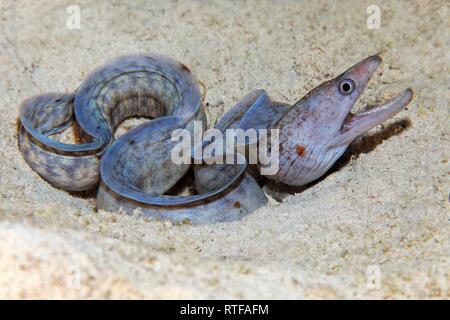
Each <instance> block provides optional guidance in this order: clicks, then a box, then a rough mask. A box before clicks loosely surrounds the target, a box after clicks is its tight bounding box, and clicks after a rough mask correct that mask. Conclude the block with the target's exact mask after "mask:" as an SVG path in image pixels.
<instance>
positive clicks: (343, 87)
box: [339, 79, 355, 94]
mask: <svg viewBox="0 0 450 320" xmlns="http://www.w3.org/2000/svg"><path fill="white" fill-rule="evenodd" d="M353 90H355V82H354V81H353V80H352V79H344V80H342V81H341V82H340V83H339V92H340V93H342V94H350V93H352V92H353Z"/></svg>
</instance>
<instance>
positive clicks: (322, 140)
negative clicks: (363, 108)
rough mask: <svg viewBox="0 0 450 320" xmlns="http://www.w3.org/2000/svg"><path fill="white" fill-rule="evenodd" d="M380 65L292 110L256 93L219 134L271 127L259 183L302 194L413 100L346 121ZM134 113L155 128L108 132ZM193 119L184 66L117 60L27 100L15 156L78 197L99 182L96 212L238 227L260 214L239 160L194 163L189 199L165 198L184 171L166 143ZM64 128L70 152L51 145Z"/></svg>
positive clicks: (198, 109) (198, 111) (257, 195)
mask: <svg viewBox="0 0 450 320" xmlns="http://www.w3.org/2000/svg"><path fill="white" fill-rule="evenodd" d="M380 63H381V58H380V57H379V56H371V57H368V58H366V59H364V60H362V61H361V62H359V63H357V64H355V65H354V66H353V67H351V68H350V69H348V70H347V71H345V72H344V73H342V74H341V75H339V76H337V77H336V78H334V79H331V80H329V81H326V82H325V83H323V84H321V85H319V86H318V87H316V88H314V89H313V90H312V91H311V92H309V93H308V94H307V95H306V96H305V97H303V98H302V99H300V100H299V101H298V102H297V103H296V104H294V105H293V106H292V107H290V106H289V105H287V104H285V103H280V102H273V101H272V100H270V98H269V96H268V95H267V93H266V92H265V91H264V90H256V91H254V92H251V93H250V94H248V95H247V96H245V97H244V98H242V99H241V100H240V101H239V102H238V103H237V104H236V105H235V107H233V108H232V109H231V110H230V111H229V112H227V113H226V114H225V115H224V116H223V117H222V119H221V120H220V121H219V123H218V124H217V126H216V129H218V130H220V131H221V132H225V130H227V129H243V130H247V129H276V130H278V131H277V132H279V141H278V142H277V143H276V145H275V146H271V147H272V149H269V151H271V152H272V153H274V152H277V155H276V156H277V159H278V160H279V168H278V169H277V171H276V172H275V173H273V174H270V175H267V178H269V179H273V180H275V181H277V182H280V183H285V184H289V185H294V186H301V185H305V184H307V183H309V182H311V181H313V180H315V179H317V178H319V177H321V176H322V175H323V174H324V173H325V172H326V171H327V170H328V169H329V168H330V167H331V166H332V165H333V163H335V161H336V160H337V159H338V158H339V157H340V156H341V155H342V153H343V152H344V151H345V149H346V148H347V147H348V145H349V144H350V143H351V142H352V141H353V140H354V139H356V137H358V136H359V135H361V134H362V133H364V132H366V131H367V130H369V129H371V128H373V127H375V126H376V125H378V124H380V123H382V122H383V121H385V120H387V119H389V118H390V117H392V116H394V115H395V114H396V113H398V112H399V111H401V110H402V109H403V108H405V107H406V105H408V103H409V102H410V101H411V99H412V97H413V92H412V90H411V89H406V90H405V91H404V92H403V93H402V94H400V95H398V96H397V97H395V98H394V99H392V100H391V101H389V102H387V103H386V104H385V105H383V106H380V107H376V108H373V109H371V110H370V111H369V112H365V113H358V114H353V113H351V108H352V106H353V105H354V103H355V102H356V100H357V99H358V97H359V96H360V95H361V94H362V92H363V90H364V88H365V86H366V84H367V82H368V81H369V79H370V77H371V76H372V75H373V73H374V72H375V70H376V68H377V67H378V65H379V64H380ZM136 116H143V117H148V118H151V119H152V120H150V121H148V122H146V123H144V124H141V125H139V126H137V127H136V128H134V129H132V130H130V131H129V132H127V133H126V134H124V135H122V136H121V137H119V138H118V139H116V140H115V139H114V130H115V129H116V127H117V126H118V125H119V124H120V123H121V122H122V121H123V120H125V119H127V118H130V117H136ZM195 121H199V122H200V123H201V126H202V129H205V127H206V116H205V113H204V110H203V108H202V105H201V97H200V91H199V89H198V86H197V82H196V80H195V78H194V77H193V75H192V74H191V72H190V71H189V69H188V68H187V67H186V66H185V65H183V64H181V63H179V62H177V61H175V60H172V59H170V58H166V57H162V56H159V55H155V54H146V55H129V56H122V57H119V58H116V59H113V60H111V61H109V62H108V63H107V64H105V65H103V66H102V67H100V68H98V69H96V70H94V71H93V72H92V73H91V74H90V75H89V76H88V77H87V78H86V79H85V80H84V81H83V82H82V84H81V85H80V87H79V89H78V90H76V91H75V92H73V93H47V94H42V95H38V96H34V97H31V98H29V99H27V100H25V101H24V102H23V103H22V104H21V107H20V122H21V126H20V129H19V148H20V151H21V152H22V154H23V157H24V159H25V160H26V162H27V163H28V164H29V165H30V166H31V168H32V169H33V170H35V171H36V172H37V173H39V174H40V175H41V176H42V177H43V178H44V179H45V180H47V181H48V182H49V183H51V184H52V185H54V186H55V187H57V188H60V189H63V190H68V191H82V190H89V189H92V188H94V187H96V186H97V185H99V188H98V193H97V208H98V209H104V210H110V211H117V210H119V209H120V208H122V209H123V210H125V211H126V212H128V213H133V212H134V211H135V210H136V209H140V210H141V211H142V212H143V214H144V215H147V216H152V217H159V218H163V219H169V220H172V221H176V222H186V221H189V222H190V223H195V224H202V223H213V222H220V221H232V220H236V219H240V218H242V217H243V216H245V215H247V214H249V213H251V212H252V211H254V210H256V209H257V208H259V207H261V206H263V205H265V204H266V203H267V198H266V196H265V194H264V192H263V191H262V189H261V188H260V186H259V185H258V184H257V183H256V181H255V180H254V178H253V177H252V175H250V174H249V173H248V172H250V171H246V168H247V164H246V160H245V153H244V154H239V153H238V154H237V155H236V156H237V157H241V158H243V161H241V162H238V164H235V163H232V164H205V163H200V164H195V165H193V172H194V177H195V187H196V192H197V193H196V194H194V195H188V196H175V195H167V194H165V193H167V191H169V190H170V189H171V188H172V187H174V186H175V184H176V183H177V182H178V181H179V180H180V179H181V178H182V177H183V176H185V174H186V173H187V171H188V170H189V169H190V168H191V167H192V165H190V164H185V163H181V164H175V163H174V162H173V160H172V159H171V151H172V149H173V148H174V146H175V144H176V142H174V141H172V139H171V134H172V132H174V130H177V129H185V130H188V131H189V132H190V133H192V132H193V130H194V129H193V126H194V122H195ZM69 126H72V127H73V129H74V132H75V135H76V137H77V140H78V141H77V142H78V143H77V144H66V143H62V142H59V141H56V140H54V139H52V137H51V135H53V134H55V133H59V132H62V131H64V130H65V129H67V128H68V127H69ZM258 139H259V138H258ZM275 147H276V148H275ZM227 152H228V151H227ZM278 153H279V154H278ZM193 157H194V156H193ZM241 160H242V159H241ZM255 167H256V169H261V167H262V165H261V163H256V164H255V166H253V167H252V168H253V169H255ZM253 172H254V171H253ZM261 172H262V170H261Z"/></svg>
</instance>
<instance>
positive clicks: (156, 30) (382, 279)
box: [0, 0, 450, 299]
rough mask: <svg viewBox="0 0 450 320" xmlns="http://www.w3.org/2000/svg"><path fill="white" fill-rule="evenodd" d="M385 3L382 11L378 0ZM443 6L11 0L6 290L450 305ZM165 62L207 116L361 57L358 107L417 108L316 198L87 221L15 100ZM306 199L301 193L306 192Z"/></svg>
mask: <svg viewBox="0 0 450 320" xmlns="http://www.w3.org/2000/svg"><path fill="white" fill-rule="evenodd" d="M376 2H377V3H378V1H376ZM447 3H448V2H446V1H398V2H397V1H395V2H394V1H389V2H382V3H381V2H380V3H379V6H380V9H381V28H380V29H378V30H370V29H368V28H367V26H366V19H367V14H366V8H367V6H368V5H370V4H373V3H372V1H356V0H355V1H340V2H339V3H336V4H333V3H332V2H329V1H322V0H315V1H273V2H269V1H248V2H247V1H246V2H243V1H236V2H234V1H233V2H230V1H225V0H224V1H208V2H206V1H170V2H160V1H136V2H129V1H109V2H106V1H102V2H100V1H99V2H98V3H94V2H92V1H77V4H78V5H79V7H80V9H81V21H80V22H81V24H80V26H81V29H80V30H70V29H68V28H67V26H66V22H67V19H68V17H69V14H68V13H67V11H66V9H67V7H68V6H69V5H71V4H73V3H72V1H62V0H58V1H53V0H52V1H33V2H32V1H12V0H11V1H10V0H2V1H1V3H0V30H1V33H0V74H1V78H0V97H1V104H0V120H1V126H0V158H1V162H0V177H1V178H0V179H1V180H0V181H1V183H0V194H1V197H0V275H1V276H0V297H1V298H268V299H271V298H286V299H295V298H448V297H449V295H450V236H449V235H450V215H449V211H450V210H449V171H450V170H449V162H448V161H449V150H450V144H449V119H450V118H449V84H450V81H449V80H450V77H449V74H450V73H449V71H450V70H449V66H450V63H449V62H450V56H449V53H450V50H449V49H450V48H449V47H450V46H449V41H450V37H449V33H448V31H449V25H448V22H449V15H448V4H447ZM147 51H153V52H157V53H160V54H164V55H168V56H171V57H173V58H175V59H177V60H179V61H181V62H183V63H184V64H186V65H188V66H189V68H190V69H191V70H192V71H193V72H194V74H195V76H196V77H197V79H199V80H200V81H201V82H202V83H204V85H205V87H206V96H205V101H204V103H205V105H206V111H207V114H208V117H209V124H210V125H212V124H214V122H215V121H216V120H217V119H218V118H219V117H220V116H221V114H223V113H224V112H225V111H227V110H228V109H229V108H231V106H232V105H233V104H234V103H235V102H236V101H237V100H238V99H239V98H240V97H242V96H244V95H245V94H247V93H248V92H250V91H252V90H254V89H257V88H264V89H266V90H267V91H268V93H269V94H270V95H271V97H272V98H274V100H279V101H286V102H288V103H291V104H292V103H294V102H296V101H297V100H298V99H299V98H301V97H302V96H303V95H304V94H306V93H307V92H308V91H309V90H310V89H312V88H313V87H315V86H316V85H318V84H320V83H321V82H323V81H325V80H327V79H330V78H331V77H333V76H335V75H337V74H338V73H340V72H342V71H343V70H345V69H347V68H348V67H350V66H351V65H353V64H354V63H356V62H357V61H359V60H361V59H362V58H364V57H366V56H369V55H371V54H374V53H378V52H381V53H382V54H383V57H384V63H383V64H382V66H381V67H380V69H379V70H380V72H379V73H377V75H376V76H375V77H374V78H373V79H372V80H371V82H370V83H369V85H368V88H367V89H366V91H365V93H364V95H363V96H362V97H361V99H360V101H359V102H358V104H357V105H356V109H358V108H363V107H364V106H366V105H376V104H380V103H382V102H384V101H386V100H387V99H388V98H389V97H392V96H393V95H394V94H395V93H398V92H400V91H401V90H402V89H404V88H406V87H412V88H413V89H414V90H415V94H416V96H415V99H414V100H413V102H412V103H411V104H410V105H409V106H408V108H407V110H404V111H402V112H401V113H400V114H398V115H397V116H396V117H395V118H394V119H391V120H390V121H388V122H386V123H385V124H383V125H382V126H379V127H377V128H376V129H374V130H371V131H370V132H369V133H367V134H366V135H364V136H363V137H362V138H360V139H358V140H357V141H356V142H355V143H354V144H353V145H352V147H351V148H350V149H349V150H348V152H347V153H346V154H345V155H344V156H343V158H342V159H341V160H340V161H339V163H338V164H337V165H336V167H335V168H334V169H333V170H332V172H331V173H330V174H328V175H327V176H326V177H325V178H324V179H322V180H321V181H320V182H319V183H316V184H314V185H312V186H311V187H309V188H307V189H305V190H298V189H297V190H296V189H292V188H279V187H277V186H273V185H269V186H267V187H265V190H266V191H267V193H268V194H269V196H270V201H269V205H267V206H266V207H264V208H261V209H259V210H257V211H256V212H254V213H253V214H251V215H249V216H247V217H245V218H244V219H242V220H240V221H236V222H232V223H219V224H214V225H208V226H192V225H182V226H174V225H172V224H171V223H168V222H157V221H152V220H149V219H146V218H145V217H142V216H139V215H134V216H128V215H125V214H123V213H120V212H119V213H117V212H115V213H110V212H102V211H100V212H94V211H93V207H94V205H95V198H93V197H92V196H89V195H86V196H83V197H82V196H79V195H73V194H69V193H67V192H64V191H61V190H57V189H55V188H53V187H52V186H50V185H49V184H48V183H46V182H45V181H44V180H43V179H41V178H40V177H39V176H38V175H37V174H36V173H35V172H33V171H32V170H31V169H30V167H29V166H28V165H27V164H26V163H25V161H24V160H23V159H22V157H21V154H20V153H19V150H18V148H17V125H16V121H17V117H18V106H19V104H20V102H21V101H22V100H23V99H25V98H26V97H28V96H31V95H34V94H38V93H43V92H48V91H63V92H64V91H66V92H70V91H72V90H73V89H75V88H76V87H77V86H78V85H79V83H80V82H81V81H82V79H83V78H84V77H85V76H86V74H87V73H88V72H90V71H91V70H92V69H93V68H94V67H96V66H98V65H100V64H102V63H103V62H104V61H105V60H106V59H108V58H111V57H114V56H117V55H120V54H126V53H134V52H147ZM300 191H301V192H300Z"/></svg>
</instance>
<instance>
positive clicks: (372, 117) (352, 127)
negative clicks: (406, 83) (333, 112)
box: [337, 88, 414, 145]
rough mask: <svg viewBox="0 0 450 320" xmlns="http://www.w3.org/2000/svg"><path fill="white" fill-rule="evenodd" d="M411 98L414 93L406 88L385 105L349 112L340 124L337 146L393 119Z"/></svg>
mask: <svg viewBox="0 0 450 320" xmlns="http://www.w3.org/2000/svg"><path fill="white" fill-rule="evenodd" d="M413 96H414V92H413V91H412V89H410V88H408V89H406V90H404V91H403V92H402V93H401V94H399V95H398V96H396V97H395V98H393V99H391V100H389V101H388V102H386V103H385V104H383V105H381V106H378V107H375V108H373V109H371V110H369V111H367V112H360V113H357V114H354V113H352V112H349V114H348V115H347V116H346V117H345V119H344V122H343V124H342V129H341V133H340V135H339V136H338V141H337V145H342V144H346V143H349V142H351V141H352V140H354V139H355V138H356V137H358V136H359V135H361V134H362V133H364V132H366V131H368V130H370V129H372V128H374V127H376V126H377V125H379V124H381V123H382V122H384V121H386V120H388V119H389V118H391V117H393V116H394V115H396V114H397V113H399V112H400V111H401V110H403V109H404V108H405V107H406V106H407V105H408V103H409V102H410V101H411V100H412V98H413Z"/></svg>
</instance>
